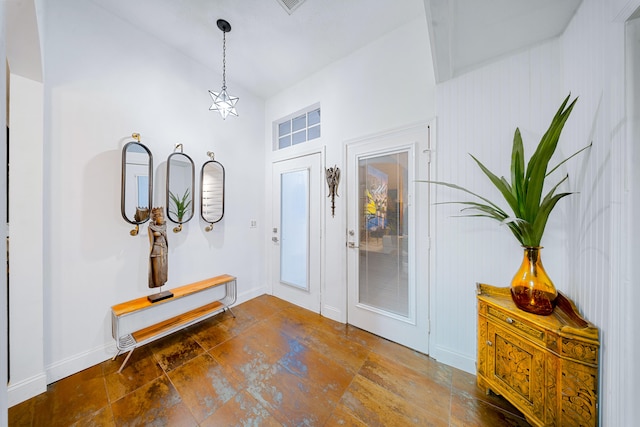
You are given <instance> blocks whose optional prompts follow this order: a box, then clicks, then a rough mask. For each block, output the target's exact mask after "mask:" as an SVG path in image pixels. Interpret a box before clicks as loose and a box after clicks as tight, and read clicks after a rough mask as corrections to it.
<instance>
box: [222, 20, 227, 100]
mask: <svg viewBox="0 0 640 427" xmlns="http://www.w3.org/2000/svg"><path fill="white" fill-rule="evenodd" d="M226 89H227V33H226V32H225V31H223V32H222V90H226Z"/></svg>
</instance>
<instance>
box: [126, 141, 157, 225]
mask: <svg viewBox="0 0 640 427" xmlns="http://www.w3.org/2000/svg"><path fill="white" fill-rule="evenodd" d="M133 137H134V138H136V139H137V141H131V142H128V143H126V144H125V146H124V147H122V186H121V191H120V212H121V213H122V218H124V220H125V221H127V222H128V223H129V224H135V226H136V228H135V229H133V230H131V232H130V234H131V235H132V236H135V235H137V234H138V229H139V225H140V224H144V223H145V222H147V221H148V220H149V213H150V211H151V206H152V204H153V155H152V154H151V151H149V149H148V148H147V147H145V146H144V145H143V144H141V143H140V135H139V134H135V133H134V134H133Z"/></svg>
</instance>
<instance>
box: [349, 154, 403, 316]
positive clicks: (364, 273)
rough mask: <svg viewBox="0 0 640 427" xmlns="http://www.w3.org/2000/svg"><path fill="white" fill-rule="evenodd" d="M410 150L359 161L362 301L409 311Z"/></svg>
mask: <svg viewBox="0 0 640 427" xmlns="http://www.w3.org/2000/svg"><path fill="white" fill-rule="evenodd" d="M408 161H409V155H408V152H406V151H404V152H399V153H393V154H386V155H382V156H375V157H365V158H360V159H359V160H358V181H359V194H358V200H359V213H358V216H359V218H360V221H359V225H360V226H359V230H358V233H359V236H360V239H359V240H360V266H359V270H360V274H359V284H358V302H359V303H360V304H364V305H367V306H370V307H374V308H377V309H380V310H383V311H387V312H390V313H394V314H397V315H400V316H403V317H408V316H409V275H408V265H409V253H408V247H407V242H408V235H407V230H408V221H407V220H408V218H407V212H406V200H407V187H406V184H407V178H408V176H407V173H408Z"/></svg>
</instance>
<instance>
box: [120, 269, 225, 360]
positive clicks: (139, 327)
mask: <svg viewBox="0 0 640 427" xmlns="http://www.w3.org/2000/svg"><path fill="white" fill-rule="evenodd" d="M223 285H224V295H223V296H222V297H221V298H218V296H219V295H217V294H216V290H215V288H218V287H221V286H223ZM171 292H173V297H172V298H169V299H165V300H162V301H158V302H155V303H151V302H150V301H149V300H148V299H147V297H142V298H137V299H134V300H131V301H127V302H123V303H121V304H117V305H114V306H113V307H111V329H112V335H113V338H114V339H115V340H116V347H117V348H118V351H117V353H116V354H115V356H113V360H115V359H116V357H118V356H119V355H120V354H122V353H124V352H126V351H128V352H129V354H127V357H126V358H125V360H124V362H122V366H120V369H119V370H118V372H121V371H122V369H123V368H124V366H125V365H126V364H127V362H128V361H129V358H130V357H131V354H132V353H133V350H135V349H136V348H138V347H140V346H143V345H145V344H147V343H149V342H151V341H154V340H156V339H158V338H162V337H164V336H167V335H169V334H171V333H173V332H176V331H178V330H180V329H182V328H186V327H187V326H190V325H193V324H195V323H197V322H200V321H202V320H205V319H207V318H209V317H211V316H214V315H216V314H218V313H220V312H222V311H224V310H229V312H230V313H231V314H232V315H233V317H235V314H233V312H232V311H231V308H230V306H231V305H232V304H234V303H235V302H236V296H237V290H236V278H235V277H234V276H230V275H228V274H223V275H221V276H217V277H213V278H210V279H205V280H201V281H199V282H195V283H192V284H190V285H185V286H181V287H178V288H175V289H171ZM218 293H219V292H218ZM203 301H204V302H206V303H205V304H203Z"/></svg>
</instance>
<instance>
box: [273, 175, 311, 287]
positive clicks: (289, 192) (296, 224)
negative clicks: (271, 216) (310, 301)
mask: <svg viewBox="0 0 640 427" xmlns="http://www.w3.org/2000/svg"><path fill="white" fill-rule="evenodd" d="M280 181H281V182H280V194H281V198H280V235H281V239H280V240H281V243H280V282H282V283H285V284H287V285H291V286H295V287H298V288H301V289H305V290H308V289H309V281H308V278H307V273H308V271H309V251H308V249H309V170H307V169H303V170H299V171H293V172H285V173H283V174H282V175H280Z"/></svg>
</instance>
